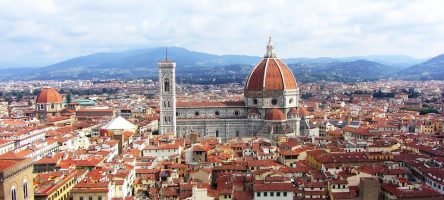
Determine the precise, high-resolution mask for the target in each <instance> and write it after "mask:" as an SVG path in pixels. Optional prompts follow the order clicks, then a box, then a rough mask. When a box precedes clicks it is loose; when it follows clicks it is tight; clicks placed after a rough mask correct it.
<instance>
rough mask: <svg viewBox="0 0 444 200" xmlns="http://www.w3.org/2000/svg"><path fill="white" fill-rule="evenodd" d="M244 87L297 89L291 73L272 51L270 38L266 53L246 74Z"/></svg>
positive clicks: (260, 89)
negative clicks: (247, 74)
mask: <svg viewBox="0 0 444 200" xmlns="http://www.w3.org/2000/svg"><path fill="white" fill-rule="evenodd" d="M246 89H247V90H256V91H258V90H259V91H262V90H291V89H297V84H296V79H295V77H294V76H293V73H292V72H291V71H290V69H289V68H288V66H287V65H286V64H285V63H284V62H282V61H281V60H279V59H278V58H276V55H275V54H274V53H273V46H272V45H271V40H270V42H269V44H268V45H267V54H266V55H265V56H264V58H263V59H262V60H261V61H260V62H259V63H258V64H257V65H256V67H254V69H253V71H252V72H251V73H250V75H249V76H248V79H247V85H246Z"/></svg>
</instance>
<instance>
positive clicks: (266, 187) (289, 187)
mask: <svg viewBox="0 0 444 200" xmlns="http://www.w3.org/2000/svg"><path fill="white" fill-rule="evenodd" d="M293 190H294V186H293V184H291V183H272V184H261V183H259V184H254V186H253V191H255V192H258V191H293Z"/></svg>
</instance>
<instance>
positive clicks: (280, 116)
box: [265, 108, 286, 120]
mask: <svg viewBox="0 0 444 200" xmlns="http://www.w3.org/2000/svg"><path fill="white" fill-rule="evenodd" d="M265 119H266V120H285V119H286V117H285V115H284V113H283V112H282V111H281V110H279V109H277V108H273V109H271V110H270V111H268V112H267V114H265Z"/></svg>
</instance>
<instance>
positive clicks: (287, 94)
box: [159, 38, 300, 140]
mask: <svg viewBox="0 0 444 200" xmlns="http://www.w3.org/2000/svg"><path fill="white" fill-rule="evenodd" d="M266 49H267V51H266V54H265V55H264V57H263V58H262V59H261V60H260V61H259V63H258V64H257V65H256V66H255V67H254V68H253V70H252V72H251V73H250V75H249V76H248V78H247V82H246V85H245V90H244V100H243V101H236V102H233V101H219V102H198V101H183V102H177V103H176V98H175V70H174V69H175V63H172V62H171V61H168V60H165V61H163V62H161V63H159V85H160V116H161V118H160V133H161V134H165V133H167V132H175V133H176V135H177V136H179V137H185V136H188V135H190V134H191V133H199V134H200V135H201V136H204V137H205V136H213V137H218V138H221V139H222V140H226V139H228V138H233V137H245V136H265V137H272V136H273V135H274V136H282V135H287V136H298V135H299V129H300V127H299V124H300V117H299V115H298V107H299V88H298V86H297V82H296V79H295V77H294V75H293V73H292V72H291V70H290V69H289V68H288V66H287V65H286V64H285V63H284V62H282V61H281V60H280V59H278V58H277V57H276V54H275V52H274V48H273V45H272V43H271V38H270V40H269V42H268V45H267V48H266Z"/></svg>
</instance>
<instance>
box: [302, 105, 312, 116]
mask: <svg viewBox="0 0 444 200" xmlns="http://www.w3.org/2000/svg"><path fill="white" fill-rule="evenodd" d="M299 113H300V114H301V116H309V115H311V114H310V112H309V111H308V110H307V109H306V108H305V107H303V106H301V107H299Z"/></svg>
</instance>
